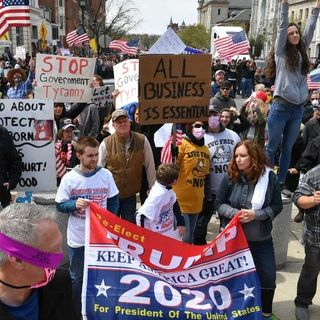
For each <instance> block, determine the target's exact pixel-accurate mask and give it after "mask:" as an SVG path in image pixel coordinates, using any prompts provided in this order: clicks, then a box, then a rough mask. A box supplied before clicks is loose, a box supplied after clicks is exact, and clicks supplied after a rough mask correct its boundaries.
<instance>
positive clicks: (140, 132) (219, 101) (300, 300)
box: [0, 0, 320, 320]
mask: <svg viewBox="0 0 320 320" xmlns="http://www.w3.org/2000/svg"><path fill="white" fill-rule="evenodd" d="M288 7H289V6H288V1H287V0H282V5H281V12H280V24H279V31H278V37H277V41H276V43H275V47H274V49H273V51H272V54H271V55H270V59H268V60H267V66H266V73H265V74H266V75H269V76H264V75H263V74H264V73H262V70H259V68H257V67H256V66H255V63H254V61H251V60H241V61H231V62H230V63H229V64H228V65H222V64H221V61H214V62H213V65H212V75H213V79H214V82H213V84H212V87H211V99H210V102H209V101H208V102H209V107H208V118H207V119H206V121H198V120H196V121H193V122H192V123H187V124H182V126H181V127H182V128H183V135H182V139H181V142H179V143H178V145H177V148H176V149H175V148H172V151H173V154H172V159H169V160H168V161H166V162H165V163H162V164H161V149H159V148H158V147H156V146H155V142H154V134H155V132H156V131H157V130H158V129H159V127H160V125H142V124H140V121H139V105H138V103H133V104H130V106H125V107H123V108H120V109H115V107H114V105H110V104H109V105H108V106H105V107H104V108H98V107H97V105H95V103H93V102H92V103H72V104H69V103H61V102H55V103H54V131H55V136H56V140H55V155H56V178H57V181H56V182H57V188H58V190H57V194H56V203H57V209H58V210H59V211H60V212H63V213H67V214H69V220H68V230H67V243H68V246H69V259H70V278H71V279H70V278H69V277H68V275H66V274H65V273H60V271H59V272H57V274H56V275H55V277H54V278H53V274H54V272H52V270H55V269H56V267H57V266H58V261H60V260H61V259H60V258H61V234H60V232H59V230H58V229H57V225H56V223H55V222H54V216H52V215H50V214H49V213H46V212H42V211H41V209H39V208H38V207H36V206H35V205H19V204H12V205H10V200H11V195H10V190H13V189H14V188H15V187H16V185H17V183H18V181H19V177H20V176H21V172H22V159H21V155H20V154H19V153H18V151H17V150H16V148H15V146H14V143H13V140H12V138H11V137H10V135H9V133H8V130H7V129H5V128H4V127H0V149H1V152H0V161H1V180H0V185H1V188H0V201H1V205H2V207H3V208H4V209H3V210H2V211H1V212H0V239H1V241H0V252H1V254H0V315H3V316H2V317H1V319H2V318H3V319H12V318H13V319H26V318H28V319H42V317H41V314H42V312H43V309H42V308H43V306H42V305H43V303H45V301H46V299H47V297H46V296H45V295H48V297H52V298H54V296H55V295H57V294H60V292H61V291H63V292H64V295H65V297H66V300H64V303H66V304H67V302H68V301H69V299H70V301H71V296H72V301H73V302H72V305H73V306H74V310H73V308H71V307H70V308H69V309H68V311H66V305H60V306H59V308H58V307H55V306H54V304H51V306H52V309H54V311H52V315H51V318H49V317H48V318H46V319H58V318H59V319H80V318H81V291H82V279H83V268H84V243H85V242H84V240H85V239H84V237H85V232H84V226H85V209H86V208H87V206H88V204H89V202H90V201H94V202H96V203H98V204H99V205H100V206H102V207H104V208H106V209H108V210H109V211H110V212H112V213H114V214H116V215H118V216H119V217H121V218H122V219H124V220H127V221H129V222H131V223H133V224H137V225H139V226H141V227H144V228H147V229H150V230H152V231H154V232H159V233H162V234H163V235H166V236H169V237H172V238H175V239H177V240H180V241H184V242H186V243H188V244H193V245H205V244H206V243H207V230H208V224H209V222H210V220H211V218H212V216H213V215H214V214H215V215H216V216H217V217H218V218H219V219H220V229H221V230H222V229H223V228H225V227H226V226H227V224H228V223H229V221H230V220H231V219H232V218H233V217H234V216H236V215H238V216H239V219H240V222H241V223H242V225H243V229H244V233H245V235H246V237H247V240H248V244H249V248H250V251H251V254H252V256H253V260H254V263H255V266H256V270H257V273H258V276H259V279H260V284H261V301H262V313H263V319H269V320H270V319H271V320H272V319H273V320H274V319H277V318H276V316H275V315H273V313H272V303H273V296H274V292H275V288H276V263H275V255H274V247H273V241H272V236H271V231H272V222H273V220H274V218H275V217H276V216H277V215H278V214H280V213H281V210H282V198H281V196H282V197H291V196H292V198H293V200H294V202H295V204H296V205H297V207H298V208H299V209H300V212H299V214H298V216H297V217H296V218H295V221H296V222H301V221H304V223H305V232H304V241H305V242H304V243H305V263H304V265H303V268H302V271H301V275H300V278H299V282H298V289H297V297H296V299H295V301H294V303H295V307H296V309H295V313H296V319H297V320H305V319H309V310H308V307H309V305H311V304H312V298H313V297H314V295H315V293H316V284H317V276H318V273H319V269H320V268H319V266H320V243H319V236H320V234H319V230H320V225H319V221H320V219H319V216H320V208H319V204H320V191H319V184H320V176H319V172H320V171H319V170H320V162H319V161H320V151H319V145H320V105H319V99H320V98H319V92H318V91H308V87H307V77H306V76H307V73H308V72H309V70H310V61H309V58H308V55H307V49H308V46H309V44H310V41H311V39H312V36H313V32H314V29H315V25H316V22H317V19H318V15H319V9H320V0H317V1H316V6H315V8H314V9H313V10H312V13H311V14H310V18H309V20H308V23H307V26H306V28H305V30H304V34H302V33H301V30H300V27H299V26H298V25H296V24H294V23H289V21H288ZM116 62H118V58H115V56H109V57H98V58H97V63H96V68H95V74H94V77H93V78H92V83H91V86H92V87H95V88H98V87H101V86H103V78H106V77H112V75H113V65H114V64H115V63H116ZM35 72H36V70H35V62H34V60H33V59H31V58H30V57H27V59H26V60H24V61H23V60H21V59H16V60H15V61H14V59H13V58H12V57H10V56H7V57H3V60H2V61H0V77H1V87H0V90H1V96H2V98H9V99H26V98H31V99H32V97H33V91H34V90H36V84H35V83H34V77H35ZM273 83H274V85H273V87H272V88H271V85H272V84H273ZM117 94H119V92H117V91H115V92H114V93H113V97H114V98H115V97H116V96H117ZM237 95H240V96H241V97H242V98H245V99H246V100H245V102H244V104H243V105H241V106H240V105H237V103H236V100H235V97H236V96H237ZM128 110H129V112H128ZM170 138H171V137H169V139H170ZM137 194H140V205H138V204H137V196H136V195H137ZM9 220H10V221H9ZM15 246H16V247H17V248H18V250H16V251H15V250H12V247H15ZM24 252H27V253H39V254H41V253H43V252H45V253H47V254H48V256H49V257H51V258H50V259H49V262H48V263H40V262H31V261H30V260H25V259H26V255H25V254H23V253H24ZM58 258H59V259H60V260H59V259H58ZM35 266H36V267H37V268H36V267H35ZM50 270H51V271H50ZM12 271H15V272H14V275H15V276H14V277H13V276H12V275H13V273H12ZM52 278H53V279H54V280H52V281H51V283H50V284H49V285H48V286H46V287H44V288H41V289H37V290H33V289H35V288H40V287H42V286H44V285H46V284H47V283H48V282H49V281H50V280H51V279H52ZM62 282H63V284H61V283H62ZM55 283H58V284H61V286H59V287H58V286H57V284H55ZM71 283H72V285H71ZM71 291H72V293H71ZM26 301H28V304H26V303H25V302H26ZM32 308H36V309H37V312H36V313H34V315H33V317H31V316H30V317H28V315H29V314H31V313H33V309H32ZM73 312H74V313H75V314H73ZM19 314H23V317H21V316H20V315H19Z"/></svg>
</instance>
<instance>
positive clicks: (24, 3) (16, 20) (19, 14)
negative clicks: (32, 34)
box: [0, 0, 30, 37]
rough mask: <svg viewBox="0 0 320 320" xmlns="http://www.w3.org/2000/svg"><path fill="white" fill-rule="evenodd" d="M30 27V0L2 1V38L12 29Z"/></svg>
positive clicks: (0, 14) (0, 25)
mask: <svg viewBox="0 0 320 320" xmlns="http://www.w3.org/2000/svg"><path fill="white" fill-rule="evenodd" d="M28 26H30V7H29V0H0V37H1V36H3V35H4V34H5V33H6V32H7V31H8V30H9V29H10V28H11V27H28Z"/></svg>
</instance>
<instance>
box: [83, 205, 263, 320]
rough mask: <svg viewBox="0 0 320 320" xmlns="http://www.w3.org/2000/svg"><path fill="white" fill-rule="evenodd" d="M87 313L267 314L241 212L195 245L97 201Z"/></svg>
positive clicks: (90, 225) (90, 224) (89, 236)
mask: <svg viewBox="0 0 320 320" xmlns="http://www.w3.org/2000/svg"><path fill="white" fill-rule="evenodd" d="M90 209H91V213H90V212H89V211H88V212H87V216H86V247H85V271H84V287H83V291H82V292H83V296H82V306H83V307H82V308H83V310H82V313H83V315H84V319H90V320H99V319H118V320H127V319H142V320H143V319H144V320H147V319H148V320H150V319H177V320H178V319H211V320H213V319H236V318H241V319H242V318H243V319H244V318H245V319H247V320H253V319H259V320H260V319H261V318H262V314H261V299H260V290H261V289H260V285H259V280H258V277H257V273H256V270H255V266H254V263H253V258H252V256H251V253H250V250H249V248H248V244H247V241H246V238H245V235H244V233H243V230H242V227H241V224H240V222H239V219H238V217H236V218H235V219H233V220H232V221H231V222H230V224H229V225H228V227H227V228H226V229H225V230H224V231H223V232H222V233H221V234H220V235H219V236H218V237H217V238H216V239H215V240H214V241H213V242H211V243H209V244H208V245H205V246H192V245H190V244H186V243H183V242H179V241H177V240H174V239H171V238H169V237H165V236H163V235H161V234H158V233H154V232H152V231H149V230H146V229H143V228H141V227H138V226H136V225H134V224H132V223H129V222H127V221H125V220H123V219H121V218H119V217H117V216H116V215H114V214H112V213H111V212H108V211H107V210H104V209H102V208H100V207H99V206H98V205H97V204H95V203H90Z"/></svg>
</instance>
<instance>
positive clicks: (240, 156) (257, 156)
mask: <svg viewBox="0 0 320 320" xmlns="http://www.w3.org/2000/svg"><path fill="white" fill-rule="evenodd" d="M227 173H228V174H227V176H226V177H225V179H224V180H223V182H222V184H221V186H220V190H219V193H218V196H217V210H218V213H219V216H220V218H221V219H222V227H224V226H226V225H227V223H228V222H229V221H230V219H232V218H233V217H234V216H235V215H236V214H237V213H238V212H239V214H240V222H241V223H242V226H243V230H244V232H245V234H246V237H247V240H248V244H249V248H250V251H251V254H252V257H253V260H254V263H255V266H256V269H257V273H258V276H259V278H260V283H261V301H262V313H263V319H273V318H272V301H273V296H274V291H275V287H276V263H275V256H274V249H273V242H272V236H271V230H272V220H273V219H274V218H275V217H276V216H277V215H278V214H279V213H280V212H281V210H282V199H281V192H280V186H279V183H278V180H277V177H276V175H275V174H274V173H273V171H272V170H271V169H270V168H269V166H268V164H267V159H266V156H265V153H264V152H263V150H262V148H261V147H260V146H259V145H258V144H257V143H256V142H254V141H251V140H244V141H240V142H239V143H237V145H236V146H235V148H234V151H233V157H232V160H231V162H230V164H229V167H228V171H227Z"/></svg>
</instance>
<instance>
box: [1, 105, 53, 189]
mask: <svg viewBox="0 0 320 320" xmlns="http://www.w3.org/2000/svg"><path fill="white" fill-rule="evenodd" d="M0 111H1V117H0V125H1V126H3V127H5V128H6V129H7V130H8V131H9V133H10V135H11V137H12V139H13V143H14V145H15V146H16V148H17V151H18V152H19V154H20V155H21V157H22V161H23V172H22V176H21V178H20V180H19V183H18V186H17V188H16V190H23V191H25V190H28V191H29V192H30V191H36V192H40V191H41V192H42V191H53V190H56V167H55V151H54V134H53V121H54V116H53V102H52V101H49V100H32V99H22V100H12V99H3V100H1V102H0Z"/></svg>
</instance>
